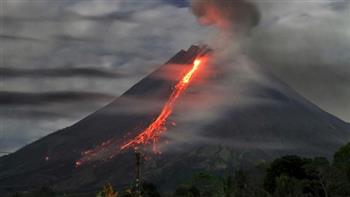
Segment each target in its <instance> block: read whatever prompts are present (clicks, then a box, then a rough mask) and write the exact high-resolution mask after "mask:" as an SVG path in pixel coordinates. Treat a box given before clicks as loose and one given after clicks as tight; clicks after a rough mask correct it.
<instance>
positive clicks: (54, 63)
mask: <svg viewBox="0 0 350 197" xmlns="http://www.w3.org/2000/svg"><path fill="white" fill-rule="evenodd" d="M261 2H263V3H261ZM261 2H260V3H256V6H257V7H258V8H259V10H260V12H261V15H262V18H261V22H260V24H259V25H258V26H257V27H255V29H254V30H253V31H252V32H251V33H250V34H249V35H248V37H247V42H246V47H245V49H246V52H247V53H248V54H249V55H250V56H251V57H253V58H254V59H255V60H257V61H258V62H259V63H261V64H264V65H266V67H268V68H269V69H271V70H272V71H273V72H274V73H275V74H276V75H277V76H278V77H280V78H281V79H282V80H284V81H286V82H287V83H288V84H290V85H291V86H292V87H293V88H295V89H296V90H297V91H298V92H300V93H301V94H302V95H304V96H305V97H307V98H308V99H310V100H311V101H313V102H314V103H316V104H317V105H319V106H320V107H321V108H323V109H325V110H326V111H328V112H330V113H332V114H335V115H337V116H338V117H340V118H341V119H343V120H346V121H350V104H349V100H350V68H349V66H350V54H349V51H350V33H349V32H350V10H349V9H350V3H349V1H346V0H344V1H343V0H339V1H327V0H318V1H297V0H285V1H261ZM0 4H1V5H0V9H1V12H0V17H1V27H2V28H1V29H0V42H1V43H0V48H1V62H0V73H1V78H0V81H1V84H0V121H1V122H0V124H1V127H0V151H13V150H16V149H18V148H19V147H21V146H23V145H25V144H27V143H30V142H32V141H33V140H36V139H38V138H40V137H42V136H44V135H46V134H48V133H51V132H53V131H55V130H57V129H60V128H63V127H66V126H69V125H71V124H72V123H74V122H76V121H78V120H79V119H81V118H83V117H84V116H86V115H87V114H89V113H91V112H93V111H95V110H97V109H98V108H100V107H101V106H103V105H105V104H107V103H108V102H109V101H111V100H112V99H113V98H114V97H115V96H118V95H120V94H121V93H123V92H124V91H125V90H127V89H128V88H129V87H131V86H132V85H133V84H134V83H136V82H137V81H138V80H140V79H141V78H142V77H143V76H145V75H147V74H148V73H149V72H151V71H152V70H153V69H155V68H157V67H158V66H159V65H160V64H162V63H164V62H165V61H166V60H167V59H169V58H170V57H171V56H173V55H174V54H175V53H176V52H177V51H178V50H180V49H184V48H188V47H189V46H190V45H191V44H192V43H199V42H204V43H206V42H207V41H208V40H211V41H212V40H213V38H215V36H216V35H215V34H216V33H217V32H216V30H215V29H213V28H212V27H206V26H201V25H199V24H198V23H197V21H196V17H195V16H194V15H193V14H192V13H191V10H190V9H189V8H188V6H189V3H188V1H187V0H184V1H182V0H163V1H161V0H147V1H135V0H130V1H125V0H74V1H72V0H59V1H57V0H56V1H55V0H35V1H29V0H15V1H13V0H2V1H1V2H0Z"/></svg>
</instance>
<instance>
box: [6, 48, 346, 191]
mask: <svg viewBox="0 0 350 197" xmlns="http://www.w3.org/2000/svg"><path fill="white" fill-rule="evenodd" d="M208 52H210V50H209V49H208V48H207V47H202V46H191V47H190V48H189V49H188V50H186V51H185V50H181V51H180V52H178V53H177V54H176V55H175V56H174V57H173V58H171V59H170V60H169V61H168V62H166V63H165V64H164V65H162V66H161V67H160V68H159V69H157V70H156V71H154V72H152V73H151V74H149V75H148V76H146V77H145V78H144V79H142V80H141V81H139V82H138V83H137V84H135V85H134V86H133V87H131V88H130V89H129V90H128V91H126V92H125V93H124V94H123V95H121V96H120V97H118V98H116V99H115V101H113V102H112V103H110V104H108V105H106V106H105V107H103V108H101V109H100V110H98V111H96V112H94V113H92V114H90V115H89V116H87V117H85V118H84V119H82V120H80V121H79V122H77V123H75V124H74V125H72V126H70V127H67V128H64V129H62V130H59V131H56V132H54V133H52V134H50V135H48V136H45V137H43V138H41V139H39V140H38V141H35V142H33V143H31V144H29V145H27V146H25V147H23V148H21V149H20V150H18V151H17V152H15V153H12V154H9V155H6V156H3V157H1V158H0V169H1V170H0V185H1V188H0V189H1V190H3V191H5V190H11V189H12V190H16V191H18V190H26V189H31V188H36V187H39V186H43V185H50V186H53V187H54V188H55V189H57V190H84V189H86V188H89V189H91V188H99V187H101V186H102V185H104V184H105V183H106V182H111V183H113V184H114V185H119V186H123V185H127V184H129V183H131V182H132V181H133V178H134V168H135V166H134V160H135V158H134V157H135V156H134V150H132V149H128V150H125V151H121V152H119V151H120V146H121V145H123V143H125V142H126V141H128V140H130V139H132V138H133V137H135V136H137V135H138V133H137V132H138V131H140V130H142V129H145V128H147V126H148V125H149V124H150V123H151V122H152V121H153V120H154V119H155V118H156V117H157V116H158V115H159V113H160V112H161V110H162V108H163V106H164V104H165V103H166V102H167V99H168V98H169V96H170V95H171V94H172V91H173V88H174V86H175V85H176V84H177V82H178V81H179V80H180V79H181V77H182V76H183V74H184V70H187V69H188V68H189V65H190V64H192V62H193V61H194V60H195V59H196V58H197V57H198V56H199V55H203V54H205V53H208ZM202 69H206V68H205V67H204V68H202ZM262 73H263V75H264V77H265V78H267V79H268V81H269V83H268V84H274V85H273V86H269V85H267V84H260V83H254V82H253V83H251V84H253V85H251V86H249V88H248V89H249V91H247V92H248V93H247V95H249V97H250V98H255V99H258V100H260V101H261V100H262V101H264V102H251V103H250V104H246V105H234V104H232V105H225V106H224V107H223V108H224V110H220V114H219V115H217V116H216V117H215V118H213V119H211V121H205V123H203V124H201V126H200V127H197V126H195V125H194V123H188V122H190V121H187V122H186V121H179V122H177V125H178V126H176V128H177V129H176V130H177V131H178V132H176V135H177V136H175V137H174V136H172V133H174V132H173V131H172V129H169V130H168V131H167V134H169V136H166V137H165V138H164V142H162V145H161V148H160V151H161V153H156V154H155V153H153V152H152V151H147V147H146V148H145V149H142V150H143V151H145V152H144V154H145V155H146V159H145V161H144V164H143V169H142V172H143V178H144V179H145V180H149V181H151V182H153V183H155V184H156V185H157V186H159V187H160V188H161V189H163V190H166V189H167V188H169V189H170V188H171V189H172V188H173V187H174V186H176V185H178V184H179V183H181V182H182V181H184V180H186V179H187V178H189V177H191V176H192V174H194V173H196V172H199V171H203V170H204V171H210V172H213V173H221V174H223V173H225V172H227V171H229V170H232V169H235V168H238V167H240V166H242V165H250V164H254V163H255V162H258V161H260V160H268V159H273V158H275V157H278V156H281V155H286V154H299V155H304V156H325V157H330V156H331V155H332V154H333V153H334V151H335V150H336V149H337V148H338V147H339V146H341V145H343V144H345V143H346V142H348V141H349V139H350V125H349V124H348V123H346V122H344V121H342V120H340V119H338V118H337V117H335V116H333V115H331V114H329V113H327V112H325V111H323V110H322V109H320V108H319V107H317V106H316V105H314V104H312V103H311V102H310V101H308V100H306V99H305V98H303V97H302V96H301V95H299V94H298V93H297V92H296V91H294V90H293V89H292V88H290V87H289V86H288V85H286V84H285V83H283V82H282V81H281V80H279V79H277V78H276V77H274V76H273V75H272V74H270V73H269V72H265V71H264V72H262ZM219 78H220V77H219ZM191 85H193V86H192V87H190V89H191V88H195V86H196V85H198V86H200V84H196V83H195V84H191ZM193 91H194V89H193ZM208 91H209V90H208ZM207 93H208V94H210V92H207ZM190 95H191V90H189V92H188V93H185V94H184V95H182V97H181V98H180V99H183V100H186V97H188V96H190ZM198 100H205V99H198ZM226 100H230V98H229V99H226ZM202 102H205V101H202ZM232 102H234V99H232ZM175 108H176V106H175ZM186 108H187V107H186ZM182 111H183V110H182ZM213 113H215V112H214V111H213ZM178 115H179V114H176V113H175V114H174V117H173V118H174V119H175V118H176V116H178ZM181 122H186V123H184V124H185V125H186V127H181ZM166 124H167V127H169V128H170V127H172V126H174V123H173V120H172V118H171V119H170V120H169V121H167V123H166ZM174 127H175V126H174ZM191 128H192V129H194V130H196V131H195V132H193V133H192V131H191ZM189 134H191V135H189ZM192 134H193V135H192ZM181 136H185V137H182V138H184V139H181V140H179V141H176V140H175V139H177V138H181ZM145 146H148V145H145ZM162 147H163V148H162ZM164 147H165V148H164ZM172 147H177V148H174V149H173V148H172ZM179 147H180V148H179ZM98 148H102V149H103V148H106V150H104V151H102V152H100V153H99V154H101V156H100V155H98V156H96V157H95V158H94V159H93V160H92V161H89V162H88V163H86V164H84V165H82V166H79V167H76V161H77V160H79V159H80V158H81V157H82V153H84V152H86V151H88V150H93V149H98ZM114 151H116V152H118V154H113V153H114ZM106 153H108V154H107V155H108V158H106V157H105V155H106Z"/></svg>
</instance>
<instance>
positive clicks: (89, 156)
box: [75, 59, 203, 167]
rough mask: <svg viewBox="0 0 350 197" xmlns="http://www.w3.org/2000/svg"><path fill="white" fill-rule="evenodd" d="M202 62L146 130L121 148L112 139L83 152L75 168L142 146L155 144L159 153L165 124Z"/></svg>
mask: <svg viewBox="0 0 350 197" xmlns="http://www.w3.org/2000/svg"><path fill="white" fill-rule="evenodd" d="M202 60H203V59H196V60H194V62H193V64H192V67H191V69H190V70H189V71H188V72H187V73H185V75H184V76H183V77H182V79H181V80H180V81H179V82H178V83H177V84H176V85H175V87H174V89H173V91H172V93H171V95H170V97H169V99H168V100H167V102H166V103H165V105H164V106H163V108H162V111H161V113H160V114H159V115H158V116H157V118H156V119H155V120H154V121H153V122H152V123H151V124H150V125H149V126H148V127H147V128H146V129H145V130H143V131H142V132H140V134H138V135H137V136H136V137H135V138H133V139H131V140H130V141H128V142H127V143H125V144H123V145H121V146H120V144H119V142H118V140H115V139H110V140H108V141H106V142H103V143H102V144H101V145H98V146H96V147H94V148H92V149H90V150H86V151H84V152H82V153H81V156H82V157H81V158H80V159H79V160H77V161H76V162H75V166H76V167H79V166H81V165H82V164H84V163H86V162H89V161H97V160H106V159H111V158H113V157H114V156H115V155H117V154H119V153H120V151H123V150H125V149H127V148H130V147H134V148H137V145H140V144H148V143H153V151H154V152H157V150H156V142H157V141H158V139H159V138H160V135H161V134H162V133H163V132H164V131H165V130H166V127H165V123H166V121H167V119H168V117H169V116H170V115H171V113H172V111H173V108H174V105H175V102H176V100H177V98H178V97H179V96H180V95H181V94H182V93H183V92H184V91H185V90H186V89H187V88H188V86H189V84H190V82H191V79H192V78H193V75H194V74H195V72H196V71H198V69H199V67H200V65H201V64H202V63H203V62H202Z"/></svg>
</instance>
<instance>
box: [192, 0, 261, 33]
mask: <svg viewBox="0 0 350 197" xmlns="http://www.w3.org/2000/svg"><path fill="white" fill-rule="evenodd" d="M191 7H192V11H193V13H194V14H195V15H196V16H197V17H198V20H199V22H200V23H201V24H203V25H215V26H217V27H219V28H220V29H221V30H224V31H227V30H228V31H229V32H232V33H245V32H247V31H249V30H250V29H251V28H252V27H255V26H257V25H258V24H259V21H260V13H259V10H258V9H257V7H256V6H255V5H254V4H252V3H250V2H248V1H245V0H193V1H192V2H191Z"/></svg>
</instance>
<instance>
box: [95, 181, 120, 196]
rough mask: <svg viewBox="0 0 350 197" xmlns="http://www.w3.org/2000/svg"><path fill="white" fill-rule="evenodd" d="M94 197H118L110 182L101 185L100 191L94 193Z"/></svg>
mask: <svg viewBox="0 0 350 197" xmlns="http://www.w3.org/2000/svg"><path fill="white" fill-rule="evenodd" d="M96 197H118V193H117V192H115V191H114V190H113V187H112V185H111V184H110V183H107V184H106V185H105V186H103V188H102V191H100V192H98V193H97V194H96Z"/></svg>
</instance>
